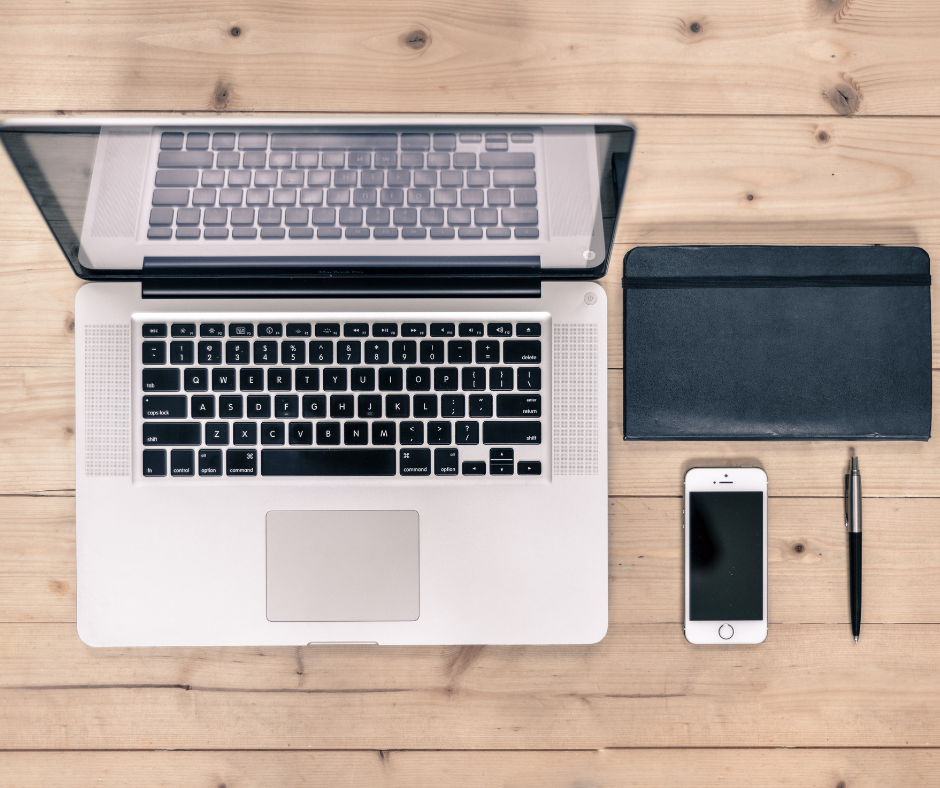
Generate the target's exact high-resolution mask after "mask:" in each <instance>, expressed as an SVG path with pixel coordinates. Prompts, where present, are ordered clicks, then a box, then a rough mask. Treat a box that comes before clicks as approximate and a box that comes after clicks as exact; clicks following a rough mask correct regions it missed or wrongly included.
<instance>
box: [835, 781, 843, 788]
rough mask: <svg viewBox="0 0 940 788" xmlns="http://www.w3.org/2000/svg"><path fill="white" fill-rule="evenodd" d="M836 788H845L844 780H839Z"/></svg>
mask: <svg viewBox="0 0 940 788" xmlns="http://www.w3.org/2000/svg"><path fill="white" fill-rule="evenodd" d="M836 788H845V780H839V782H837V783H836Z"/></svg>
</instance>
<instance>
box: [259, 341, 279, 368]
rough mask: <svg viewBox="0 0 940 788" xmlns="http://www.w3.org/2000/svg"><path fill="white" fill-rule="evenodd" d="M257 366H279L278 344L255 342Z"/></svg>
mask: <svg viewBox="0 0 940 788" xmlns="http://www.w3.org/2000/svg"><path fill="white" fill-rule="evenodd" d="M254 351H255V364H277V342H274V341H269V340H261V341H259V342H255V347H254Z"/></svg>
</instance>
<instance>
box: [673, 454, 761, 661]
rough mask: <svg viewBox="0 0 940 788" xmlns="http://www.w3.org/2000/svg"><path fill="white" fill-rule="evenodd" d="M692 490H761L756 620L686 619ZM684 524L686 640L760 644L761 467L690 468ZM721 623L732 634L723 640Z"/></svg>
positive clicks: (687, 617)
mask: <svg viewBox="0 0 940 788" xmlns="http://www.w3.org/2000/svg"><path fill="white" fill-rule="evenodd" d="M693 492H718V493H721V492H761V493H763V507H762V508H763V523H762V525H761V534H762V543H763V551H762V552H763V566H762V576H763V583H762V588H763V615H762V617H761V619H760V620H747V621H732V620H727V621H692V620H691V619H690V618H689V610H690V604H689V602H690V600H689V567H690V561H689V559H690V548H691V523H690V516H691V506H690V498H689V496H690V494H691V493H693ZM683 525H684V538H683V544H684V550H683V553H684V577H685V594H684V608H685V609H684V626H685V636H686V639H687V640H688V641H689V642H690V643H696V644H716V645H735V644H742V643H761V642H763V641H764V640H765V639H766V637H767V474H766V473H765V472H764V471H763V469H761V468H692V469H691V470H689V471H688V473H686V476H685V493H684V496H683ZM722 624H730V625H731V627H732V628H733V629H734V634H733V635H732V636H731V637H730V638H729V639H727V640H725V639H723V638H722V637H721V636H720V635H719V634H718V630H719V628H720V627H721V625H722Z"/></svg>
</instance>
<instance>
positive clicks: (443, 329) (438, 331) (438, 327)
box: [431, 323, 455, 337]
mask: <svg viewBox="0 0 940 788" xmlns="http://www.w3.org/2000/svg"><path fill="white" fill-rule="evenodd" d="M454 329H455V326H454V324H453V323H431V336H432V337H452V336H454Z"/></svg>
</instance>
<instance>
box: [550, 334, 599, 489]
mask: <svg viewBox="0 0 940 788" xmlns="http://www.w3.org/2000/svg"><path fill="white" fill-rule="evenodd" d="M597 386H598V380H597V325H596V324H594V323H558V324H555V326H554V327H553V329H552V473H554V474H558V475H559V476H596V475H597V473H598V468H597V443H598V440H599V436H598V430H597V418H598V413H597V407H598V397H597Z"/></svg>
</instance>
